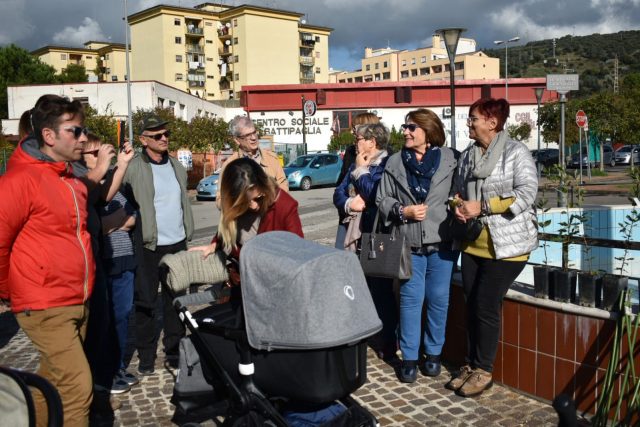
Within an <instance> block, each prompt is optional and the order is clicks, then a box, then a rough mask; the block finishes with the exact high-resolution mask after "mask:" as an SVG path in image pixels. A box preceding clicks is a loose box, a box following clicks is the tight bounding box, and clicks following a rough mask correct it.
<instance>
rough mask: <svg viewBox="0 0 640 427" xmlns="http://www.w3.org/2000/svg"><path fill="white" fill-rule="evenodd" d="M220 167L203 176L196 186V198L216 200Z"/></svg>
mask: <svg viewBox="0 0 640 427" xmlns="http://www.w3.org/2000/svg"><path fill="white" fill-rule="evenodd" d="M219 178H220V169H218V170H217V171H215V172H214V173H213V174H211V175H209V176H208V177H206V178H202V179H201V180H200V182H199V183H198V186H197V187H196V191H197V192H198V193H197V194H196V200H215V199H216V193H217V192H218V179H219Z"/></svg>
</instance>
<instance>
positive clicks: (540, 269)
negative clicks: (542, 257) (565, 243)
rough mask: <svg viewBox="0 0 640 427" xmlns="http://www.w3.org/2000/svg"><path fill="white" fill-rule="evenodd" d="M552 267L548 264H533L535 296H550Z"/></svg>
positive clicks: (545, 297) (543, 297)
mask: <svg viewBox="0 0 640 427" xmlns="http://www.w3.org/2000/svg"><path fill="white" fill-rule="evenodd" d="M552 276H553V275H552V274H551V269H550V268H549V266H547V265H534V266H533V296H535V297H536V298H542V299H547V298H549V289H550V286H549V285H550V282H551V279H552Z"/></svg>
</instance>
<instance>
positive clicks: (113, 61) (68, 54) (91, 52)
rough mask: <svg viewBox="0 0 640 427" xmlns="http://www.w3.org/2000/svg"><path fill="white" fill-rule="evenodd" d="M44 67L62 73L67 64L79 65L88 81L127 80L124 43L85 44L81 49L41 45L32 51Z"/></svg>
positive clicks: (93, 42)
mask: <svg viewBox="0 0 640 427" xmlns="http://www.w3.org/2000/svg"><path fill="white" fill-rule="evenodd" d="M31 54H32V55H34V56H36V57H38V58H39V59H40V60H41V61H42V62H44V63H45V64H49V65H51V66H52V67H53V68H55V70H56V73H58V74H60V73H61V72H63V71H64V70H65V69H66V68H67V67H68V66H69V64H75V65H82V66H83V67H84V68H85V69H86V70H87V76H88V78H89V81H90V82H98V81H99V82H111V81H113V82H116V81H124V80H126V74H127V72H126V66H125V58H126V57H125V46H124V44H123V43H110V42H101V41H88V42H86V43H85V44H84V47H83V48H76V47H67V46H52V45H49V46H44V47H41V48H39V49H36V50H34V51H32V52H31Z"/></svg>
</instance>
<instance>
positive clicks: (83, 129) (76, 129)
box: [62, 126, 89, 139]
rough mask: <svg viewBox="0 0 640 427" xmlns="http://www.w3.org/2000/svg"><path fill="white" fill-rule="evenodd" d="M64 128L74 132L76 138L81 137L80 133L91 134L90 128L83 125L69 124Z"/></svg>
mask: <svg viewBox="0 0 640 427" xmlns="http://www.w3.org/2000/svg"><path fill="white" fill-rule="evenodd" d="M62 129H64V130H66V131H67V132H72V133H73V137H74V138H75V139H78V138H80V135H83V134H84V136H87V135H88V134H89V129H87V128H86V127H82V126H69V127H67V128H62Z"/></svg>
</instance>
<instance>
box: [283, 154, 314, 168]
mask: <svg viewBox="0 0 640 427" xmlns="http://www.w3.org/2000/svg"><path fill="white" fill-rule="evenodd" d="M312 158H313V157H311V156H300V157H298V158H296V159H295V160H293V161H292V162H291V163H289V164H288V165H287V167H290V168H303V167H305V166H307V165H308V164H309V162H310V161H311V159H312Z"/></svg>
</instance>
